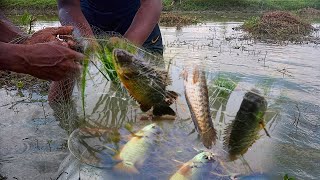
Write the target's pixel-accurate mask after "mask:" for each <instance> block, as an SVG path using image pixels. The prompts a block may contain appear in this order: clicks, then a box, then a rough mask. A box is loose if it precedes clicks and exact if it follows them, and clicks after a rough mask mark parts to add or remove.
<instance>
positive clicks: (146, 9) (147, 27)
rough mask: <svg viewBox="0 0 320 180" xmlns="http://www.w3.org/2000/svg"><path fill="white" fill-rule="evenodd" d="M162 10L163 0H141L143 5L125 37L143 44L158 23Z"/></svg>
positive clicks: (135, 42)
mask: <svg viewBox="0 0 320 180" xmlns="http://www.w3.org/2000/svg"><path fill="white" fill-rule="evenodd" d="M161 10H162V2H161V0H141V6H140V8H139V10H138V12H137V14H136V15H135V17H134V19H133V21H132V23H131V26H130V27H129V29H128V30H127V32H126V33H125V35H124V37H125V38H127V39H128V40H130V41H131V42H132V43H134V44H136V45H138V46H141V45H142V44H143V43H144V42H145V41H146V39H147V38H148V36H149V35H150V33H151V32H152V30H153V28H154V27H155V25H156V24H157V23H158V21H159V18H160V14H161Z"/></svg>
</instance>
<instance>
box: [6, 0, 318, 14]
mask: <svg viewBox="0 0 320 180" xmlns="http://www.w3.org/2000/svg"><path fill="white" fill-rule="evenodd" d="M171 2H172V0H163V5H164V10H180V11H203V10H205V11H216V10H220V11H221V10H235V11H238V10H251V11H256V10H297V9H301V8H305V7H312V8H316V9H320V1H319V0H182V3H181V4H179V3H177V4H175V5H173V6H171ZM1 5H2V7H5V8H13V9H43V8H46V9H51V10H53V9H56V8H57V1H56V0H1Z"/></svg>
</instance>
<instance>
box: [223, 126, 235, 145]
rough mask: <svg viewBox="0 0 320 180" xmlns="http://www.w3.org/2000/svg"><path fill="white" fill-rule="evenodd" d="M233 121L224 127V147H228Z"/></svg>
mask: <svg viewBox="0 0 320 180" xmlns="http://www.w3.org/2000/svg"><path fill="white" fill-rule="evenodd" d="M232 127H233V123H230V124H228V125H227V127H226V128H225V129H224V135H225V136H224V138H223V146H224V148H225V149H229V143H230V142H229V141H230V135H231V131H232Z"/></svg>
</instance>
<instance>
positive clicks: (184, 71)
mask: <svg viewBox="0 0 320 180" xmlns="http://www.w3.org/2000/svg"><path fill="white" fill-rule="evenodd" d="M179 77H180V78H183V79H184V80H186V81H188V72H187V70H185V69H183V70H182V72H181V73H180V75H179Z"/></svg>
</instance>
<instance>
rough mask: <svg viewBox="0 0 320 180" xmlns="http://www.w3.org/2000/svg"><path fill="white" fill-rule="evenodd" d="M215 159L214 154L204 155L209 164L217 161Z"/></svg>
mask: <svg viewBox="0 0 320 180" xmlns="http://www.w3.org/2000/svg"><path fill="white" fill-rule="evenodd" d="M214 157H215V155H214V154H213V153H209V154H206V155H204V159H206V160H207V161H208V162H214V161H215V159H214Z"/></svg>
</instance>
